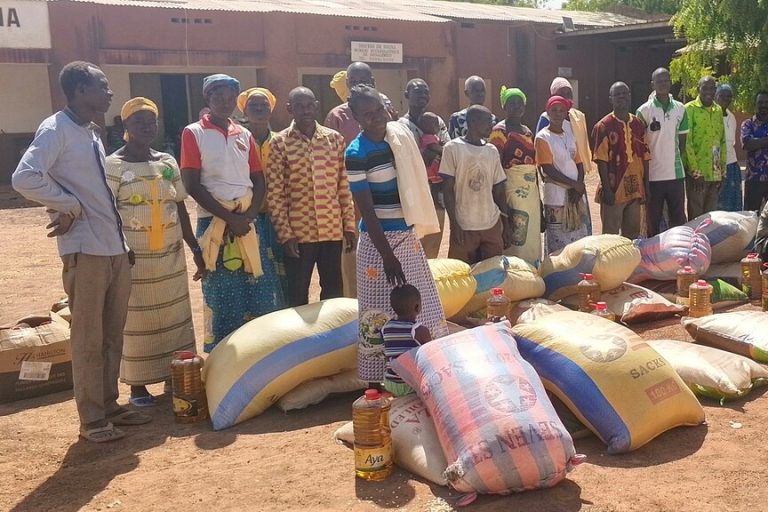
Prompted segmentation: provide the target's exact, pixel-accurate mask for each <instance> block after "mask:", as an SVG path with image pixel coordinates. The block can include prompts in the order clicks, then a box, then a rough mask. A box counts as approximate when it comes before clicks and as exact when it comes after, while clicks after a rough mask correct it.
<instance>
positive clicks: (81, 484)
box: [0, 189, 768, 512]
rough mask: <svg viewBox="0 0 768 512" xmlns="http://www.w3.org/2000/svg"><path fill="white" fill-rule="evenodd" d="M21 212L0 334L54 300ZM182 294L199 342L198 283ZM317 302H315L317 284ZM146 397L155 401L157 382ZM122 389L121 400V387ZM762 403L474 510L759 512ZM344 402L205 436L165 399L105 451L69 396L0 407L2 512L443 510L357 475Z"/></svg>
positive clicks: (41, 251)
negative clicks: (82, 435) (344, 431)
mask: <svg viewBox="0 0 768 512" xmlns="http://www.w3.org/2000/svg"><path fill="white" fill-rule="evenodd" d="M21 204H22V202H21V201H19V200H13V199H12V198H11V194H10V193H9V191H8V190H7V189H0V225H2V226H3V229H2V234H0V262H2V266H1V267H0V290H2V291H3V293H2V295H0V324H4V323H9V322H12V321H14V320H16V319H17V318H19V317H21V316H24V315H26V314H30V313H34V312H44V311H47V309H48V308H49V306H50V305H51V304H53V303H54V302H55V301H57V300H58V299H60V298H61V297H62V296H63V295H64V293H63V290H62V285H61V281H60V261H59V260H58V257H57V255H56V247H55V242H53V241H52V240H48V239H46V238H45V236H44V230H43V226H44V225H45V224H46V223H47V216H46V215H45V213H44V211H43V209H42V208H18V206H19V205H21ZM598 226H599V225H598ZM596 227H597V226H596ZM597 232H599V231H597ZM446 248H447V247H446V246H444V250H445V249H446ZM191 288H192V297H193V309H194V314H195V320H196V327H197V329H198V333H199V332H200V327H201V326H200V321H201V319H202V311H201V293H200V286H199V284H193V285H192V286H191ZM313 292H314V298H316V297H317V287H316V286H315V287H314V289H313ZM638 330H639V331H640V332H641V335H642V336H643V337H644V338H646V339H654V338H677V339H685V336H686V334H685V333H684V332H683V329H682V327H681V326H680V324H679V321H676V320H670V321H667V322H664V323H660V324H653V325H645V326H643V328H642V329H638ZM198 342H200V340H198ZM151 391H152V392H153V393H156V394H160V393H162V386H159V385H158V386H154V387H152V388H151ZM122 392H123V397H124V398H125V399H126V400H127V396H128V388H127V387H125V386H123V388H122ZM762 394H763V393H762V392H760V391H758V392H755V393H753V394H751V395H750V396H749V398H748V399H747V400H742V401H739V402H736V403H733V404H729V405H726V406H719V405H717V404H715V403H714V402H707V403H705V409H706V412H707V425H702V426H699V427H693V428H678V429H675V430H673V431H671V432H668V433H666V434H664V435H662V436H661V437H659V438H658V439H656V440H654V441H653V442H651V443H650V444H649V445H647V446H645V447H644V448H642V449H640V450H637V451H635V452H633V453H630V454H626V455H621V456H608V455H606V454H605V450H604V446H603V445H602V444H601V443H600V442H599V441H598V440H597V439H596V438H594V437H590V438H587V439H582V440H579V441H577V442H576V447H577V449H578V451H580V452H581V453H585V454H587V455H588V457H589V458H588V460H587V462H586V463H585V464H583V465H582V466H579V467H578V468H576V470H575V471H573V472H572V473H571V474H570V475H569V478H568V480H566V481H565V482H562V483H561V484H559V485H558V486H557V487H555V488H554V489H549V490H544V491H536V492H529V493H525V494H522V495H515V496H509V497H499V496H482V497H480V498H479V499H478V500H477V501H476V502H475V504H473V505H472V506H471V510H476V511H509V510H515V511H516V510H520V511H542V512H543V511H557V512H568V511H576V510H588V511H595V512H597V511H600V512H603V511H630V510H638V511H640V510H642V511H656V510H669V511H688V510H690V511H696V512H706V511H718V512H719V511H723V510H727V511H742V510H743V511H752V510H754V511H759V510H766V509H768V506H766V505H765V503H764V496H763V494H764V493H763V492H762V490H763V486H764V485H765V477H766V475H767V474H768V470H766V467H768V452H767V451H766V450H765V442H764V440H765V434H764V432H765V425H766V424H768V402H765V401H763V399H762ZM354 398H355V394H348V395H341V396H337V397H336V398H332V399H330V400H327V401H326V402H324V403H322V404H320V405H318V406H315V407H312V408H310V409H307V410H304V411H298V412H293V413H289V414H283V413H281V412H279V411H278V410H276V409H272V410H269V411H268V412H266V413H265V414H263V415H261V416H259V417H257V418H255V419H252V420H250V421H247V422H245V423H244V424H241V425H239V426H236V427H234V428H231V429H229V430H227V431H224V432H213V431H211V429H210V426H209V425H207V424H205V425H192V426H184V425H177V424H175V423H174V422H173V418H172V412H171V403H170V399H169V398H168V397H162V398H161V400H160V402H159V406H158V407H156V408H154V409H151V410H150V411H149V413H150V414H152V415H153V417H154V421H153V422H152V423H151V424H149V425H146V426H143V427H127V428H126V430H128V433H129V435H128V436H127V437H126V439H124V440H122V441H118V442H116V443H110V444H107V445H95V444H91V443H88V442H85V441H78V436H77V432H78V425H77V416H76V412H75V407H74V402H73V400H72V393H71V392H62V393H58V394H53V395H49V396H45V397H42V398H39V399H33V400H27V401H22V402H16V403H12V404H5V405H2V406H0V510H13V511H30V512H42V511H47V510H56V511H76V510H89V511H90V510H104V511H106V510H125V511H155V510H180V511H181V510H211V509H213V510H256V511H262V510H264V511H273V510H274V511H286V510H303V511H307V510H312V511H314V510H333V511H336V510H338V511H345V510H346V511H349V510H355V511H357V510H363V511H367V510H383V509H392V510H409V511H430V512H438V511H443V510H451V508H450V507H449V506H447V505H446V503H445V502H443V501H442V500H441V498H445V499H446V500H448V501H450V499H451V496H452V494H451V493H450V492H449V491H448V489H446V488H443V487H439V486H436V485H432V484H429V483H427V482H424V481H422V480H419V479H418V478H416V477H413V476H412V475H410V474H409V473H406V472H404V471H402V470H396V471H395V473H394V474H393V476H392V477H391V478H390V479H388V480H387V481H385V482H383V483H368V482H361V481H359V480H356V479H355V478H354V471H353V459H352V452H351V450H349V449H347V448H345V447H343V446H339V445H337V444H335V443H334V441H333V439H332V435H333V432H334V430H335V429H336V428H338V427H339V426H341V425H342V424H343V423H344V422H346V421H348V420H349V419H350V418H351V409H350V407H351V403H352V400H353V399H354ZM732 422H737V423H740V424H741V427H740V428H734V425H733V424H732ZM735 426H738V425H735ZM212 507H215V508H212Z"/></svg>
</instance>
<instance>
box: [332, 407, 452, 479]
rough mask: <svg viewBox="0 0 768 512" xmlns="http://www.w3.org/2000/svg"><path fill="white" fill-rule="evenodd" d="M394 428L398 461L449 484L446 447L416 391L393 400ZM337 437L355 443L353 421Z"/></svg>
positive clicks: (337, 433) (391, 425)
mask: <svg viewBox="0 0 768 512" xmlns="http://www.w3.org/2000/svg"><path fill="white" fill-rule="evenodd" d="M389 426H390V428H391V429H392V451H393V452H394V460H395V464H397V465H398V466H400V467H401V468H403V469H405V470H407V471H410V472H411V473H413V474H414V475H417V476H420V477H422V478H425V479H427V480H429V481H430V482H434V483H436V484H438V485H447V483H448V482H447V481H446V480H445V475H444V474H443V473H445V468H446V466H447V465H448V463H447V462H445V455H443V449H442V448H441V447H440V441H439V440H438V439H437V432H436V431H435V423H434V422H433V421H432V417H431V416H430V414H429V411H428V410H427V408H426V406H425V405H424V403H423V402H422V401H421V400H420V399H419V397H417V396H416V395H409V396H402V397H399V398H395V399H394V400H392V407H391V409H390V411H389ZM334 437H335V438H336V440H337V441H343V442H345V443H347V444H348V445H354V443H355V432H354V429H353V428H352V422H351V421H350V422H349V423H345V424H344V425H342V426H341V427H340V428H339V429H338V430H337V431H336V433H335V434H334Z"/></svg>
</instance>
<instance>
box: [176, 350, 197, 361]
mask: <svg viewBox="0 0 768 512" xmlns="http://www.w3.org/2000/svg"><path fill="white" fill-rule="evenodd" d="M173 357H174V358H176V359H182V360H183V359H194V358H195V353H194V352H191V351H189V350H179V351H178V352H174V353H173Z"/></svg>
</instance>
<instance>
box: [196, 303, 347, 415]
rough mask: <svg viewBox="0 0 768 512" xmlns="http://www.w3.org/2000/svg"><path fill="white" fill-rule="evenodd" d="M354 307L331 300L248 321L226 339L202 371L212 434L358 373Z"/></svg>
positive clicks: (207, 360) (212, 354)
mask: <svg viewBox="0 0 768 512" xmlns="http://www.w3.org/2000/svg"><path fill="white" fill-rule="evenodd" d="M357 331H358V324H357V301H356V300H354V299H329V300H325V301H322V302H318V303H315V304H309V305H306V306H300V307H297V308H289V309H284V310H282V311H275V312H274V313H270V314H268V315H264V316H262V317H259V318H257V319H255V320H251V321H250V322H248V323H247V324H245V325H243V326H242V327H240V328H239V329H238V330H236V331H235V332H233V333H232V334H230V335H229V336H227V337H226V338H224V339H223V340H222V341H221V342H220V343H219V344H218V345H216V348H215V349H213V352H211V354H210V355H209V356H208V359H206V361H205V366H204V367H203V378H204V380H205V391H206V395H207V396H208V408H209V410H210V412H211V422H212V423H213V428H214V430H221V429H224V428H227V427H231V426H232V425H235V424H237V423H240V422H241V421H245V420H247V419H248V418H252V417H254V416H256V415H258V414H261V413H262V412H264V411H265V410H266V409H267V408H268V407H269V406H270V405H272V404H273V403H275V402H276V401H277V400H279V399H280V397H282V396H283V395H284V394H285V393H287V392H288V391H290V390H292V389H294V388H295V387H296V386H298V385H299V384H302V383H303V382H306V381H308V380H311V379H316V378H318V377H326V376H329V375H335V374H337V373H341V372H342V371H344V370H352V369H354V368H357Z"/></svg>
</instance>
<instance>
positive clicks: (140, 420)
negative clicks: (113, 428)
mask: <svg viewBox="0 0 768 512" xmlns="http://www.w3.org/2000/svg"><path fill="white" fill-rule="evenodd" d="M107 420H108V421H111V422H112V423H114V424H115V425H129V426H132V425H144V424H145V423H149V422H150V421H152V416H147V415H146V414H142V413H140V412H138V411H131V410H129V409H118V410H117V411H115V412H114V413H112V414H110V415H109V416H107Z"/></svg>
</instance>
